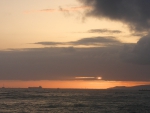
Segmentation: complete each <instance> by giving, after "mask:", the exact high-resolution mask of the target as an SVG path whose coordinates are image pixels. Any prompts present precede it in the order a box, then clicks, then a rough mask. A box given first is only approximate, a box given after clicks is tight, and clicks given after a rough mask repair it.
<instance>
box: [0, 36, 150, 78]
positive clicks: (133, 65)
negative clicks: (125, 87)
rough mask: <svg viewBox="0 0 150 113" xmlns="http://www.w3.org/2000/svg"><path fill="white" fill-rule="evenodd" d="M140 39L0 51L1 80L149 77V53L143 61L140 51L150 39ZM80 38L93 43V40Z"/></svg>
mask: <svg viewBox="0 0 150 113" xmlns="http://www.w3.org/2000/svg"><path fill="white" fill-rule="evenodd" d="M143 39H144V38H143ZM143 39H142V40H141V41H139V42H138V43H137V44H136V45H135V44H121V45H114V46H106V47H93V48H74V47H66V48H64V47H59V48H58V47H51V48H37V49H25V50H21V51H20V50H12V51H0V62H1V63H0V75H1V76H0V80H75V78H76V77H102V79H103V80H113V81H149V80H150V70H149V69H150V62H149V63H148V64H147V65H145V63H147V61H149V59H148V57H149V56H148V57H146V58H147V59H145V58H144V61H143V60H141V59H143V57H141V56H140V55H142V53H141V52H144V53H145V52H147V51H149V49H146V48H149V45H150V43H149V42H150V41H149V42H147V38H146V37H145V41H143ZM148 39H149V38H148ZM81 40H82V39H81ZM82 41H83V42H84V43H85V42H86V43H87V42H88V43H90V42H91V43H93V40H88V41H87V40H86V39H83V40H82ZM82 41H81V42H82ZM77 42H78V41H77ZM143 43H147V46H145V48H143V50H139V49H138V47H139V46H141V45H142V44H143ZM142 47H143V46H142ZM136 50H138V51H136ZM147 55H149V53H147ZM135 57H137V59H136V60H135ZM144 57H145V56H144ZM146 60H147V61H146ZM141 62H142V63H141ZM143 64H144V65H143Z"/></svg>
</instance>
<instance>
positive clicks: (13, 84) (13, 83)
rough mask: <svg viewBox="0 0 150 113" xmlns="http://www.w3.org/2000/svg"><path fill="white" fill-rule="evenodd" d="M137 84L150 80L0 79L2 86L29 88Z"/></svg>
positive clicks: (77, 87)
mask: <svg viewBox="0 0 150 113" xmlns="http://www.w3.org/2000/svg"><path fill="white" fill-rule="evenodd" d="M137 85H150V82H144V81H104V80H95V81H90V80H89V81H84V80H72V81H71V80H70V81H48V80H41V81H19V80H18V81H17V80H14V81H13V80H5V81H2V80H1V81H0V87H5V88H28V87H38V86H42V87H43V88H72V89H107V88H111V87H115V86H126V87H131V86H137Z"/></svg>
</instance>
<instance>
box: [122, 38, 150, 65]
mask: <svg viewBox="0 0 150 113" xmlns="http://www.w3.org/2000/svg"><path fill="white" fill-rule="evenodd" d="M122 53H123V54H122V58H123V59H124V60H125V61H127V62H130V63H135V64H142V65H150V35H147V36H144V37H142V38H141V39H140V40H139V41H138V42H137V44H136V45H135V46H134V47H132V48H131V47H129V46H128V47H124V49H123V51H122Z"/></svg>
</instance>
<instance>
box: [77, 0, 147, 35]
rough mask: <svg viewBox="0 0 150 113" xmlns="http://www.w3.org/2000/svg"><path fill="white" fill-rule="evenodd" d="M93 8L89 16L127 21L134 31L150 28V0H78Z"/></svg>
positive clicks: (88, 12)
mask: <svg viewBox="0 0 150 113" xmlns="http://www.w3.org/2000/svg"><path fill="white" fill-rule="evenodd" d="M78 1H80V2H81V3H82V4H84V5H85V6H87V7H91V10H88V11H87V13H86V14H87V16H94V17H96V18H107V19H110V20H115V21H121V22H123V23H126V24H127V25H128V26H129V27H130V28H131V29H132V30H134V31H138V32H141V31H149V30H150V13H149V10H150V1H149V0H130V1H129V0H115V1H114V0H78Z"/></svg>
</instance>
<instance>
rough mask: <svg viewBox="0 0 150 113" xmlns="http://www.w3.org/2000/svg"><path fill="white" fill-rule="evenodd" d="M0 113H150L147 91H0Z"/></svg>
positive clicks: (149, 97)
mask: <svg viewBox="0 0 150 113" xmlns="http://www.w3.org/2000/svg"><path fill="white" fill-rule="evenodd" d="M0 113H150V91H138V90H90V89H84V90H83V89H82V90H79V89H0Z"/></svg>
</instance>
